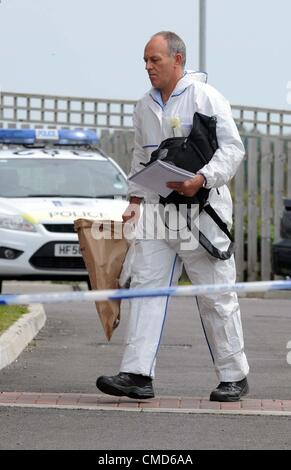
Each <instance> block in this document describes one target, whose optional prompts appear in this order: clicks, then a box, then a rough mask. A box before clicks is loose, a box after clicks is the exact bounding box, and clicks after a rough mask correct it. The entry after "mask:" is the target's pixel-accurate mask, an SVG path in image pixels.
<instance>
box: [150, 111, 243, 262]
mask: <svg viewBox="0 0 291 470" xmlns="http://www.w3.org/2000/svg"><path fill="white" fill-rule="evenodd" d="M216 122H217V120H216V117H215V116H205V115H204V114H201V113H197V112H196V113H195V114H194V116H193V126H192V129H191V132H190V134H189V135H188V137H170V138H169V139H166V140H163V142H161V144H160V146H159V147H158V148H157V149H156V150H154V151H153V152H152V154H151V159H150V161H149V163H147V165H150V164H151V163H153V162H155V161H156V160H163V161H165V162H167V163H172V164H173V165H175V166H177V167H180V168H183V169H184V170H188V171H191V172H193V173H197V171H198V170H200V169H201V168H202V167H203V166H204V165H206V164H207V163H208V162H209V161H210V160H211V158H212V157H213V155H214V153H215V152H216V150H217V149H218V142H217V137H216ZM147 165H146V166H147ZM209 192H210V189H206V188H201V189H200V190H199V191H198V193H197V194H196V195H195V196H193V197H187V196H183V195H181V194H179V193H178V192H177V191H173V192H172V193H171V194H169V195H168V196H167V197H165V198H164V197H160V202H161V203H162V204H163V205H167V204H175V205H176V206H178V205H179V204H186V205H187V206H188V207H191V205H192V204H199V213H200V212H202V210H204V211H205V212H207V214H208V215H209V216H210V217H211V218H212V219H213V220H214V222H215V223H216V224H217V225H218V226H219V228H220V229H221V230H222V231H223V232H224V233H225V234H226V235H227V237H228V238H229V240H230V244H229V247H228V249H227V250H226V251H221V250H219V249H218V248H216V247H215V246H213V245H212V243H211V242H210V241H209V240H208V239H207V238H206V237H205V235H204V234H203V233H201V232H200V231H199V243H200V244H201V245H202V246H203V247H204V248H205V249H206V250H207V251H208V253H210V254H211V255H212V256H214V257H215V258H218V259H222V260H226V259H229V258H230V257H231V256H232V254H233V252H234V240H233V237H232V235H231V233H230V232H229V230H228V228H227V225H226V223H225V222H223V220H222V219H221V218H220V217H219V215H218V214H217V212H216V211H215V210H214V209H213V207H211V205H210V204H209V203H208V202H207V200H208V195H209ZM189 224H190V222H189V219H188V228H190V227H189Z"/></svg>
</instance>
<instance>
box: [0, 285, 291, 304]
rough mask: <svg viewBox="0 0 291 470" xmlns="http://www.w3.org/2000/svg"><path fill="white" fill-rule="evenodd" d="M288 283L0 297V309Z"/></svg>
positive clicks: (266, 287) (186, 294)
mask: <svg viewBox="0 0 291 470" xmlns="http://www.w3.org/2000/svg"><path fill="white" fill-rule="evenodd" d="M290 289H291V280H290V281H289V280H288V281H260V282H239V283H237V284H204V285H201V286H192V285H191V286H177V287H160V288H155V289H116V290H93V291H84V292H56V293H51V292H50V293H40V294H6V295H0V305H28V304H35V303H38V304H39V303H40V304H53V303H63V302H100V301H106V300H122V299H136V298H140V297H189V296H190V297H191V296H197V295H205V294H221V293H225V292H232V291H233V292H243V293H249V292H267V291H274V290H290Z"/></svg>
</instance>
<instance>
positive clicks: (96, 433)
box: [0, 283, 291, 449]
mask: <svg viewBox="0 0 291 470" xmlns="http://www.w3.org/2000/svg"><path fill="white" fill-rule="evenodd" d="M71 288H72V287H71V286H66V285H58V284H36V283H22V284H21V286H19V284H15V283H6V284H5V286H4V292H5V293H9V292H11V293H15V292H20V291H21V292H31V291H37V292H44V291H48V290H59V291H60V290H68V289H71ZM82 288H86V287H85V286H83V287H82ZM240 304H241V309H242V318H243V326H244V333H245V344H246V352H247V356H248V359H249V362H250V366H251V372H250V375H249V383H250V393H249V395H248V396H247V397H245V398H244V399H243V400H242V401H240V402H238V403H215V402H209V400H208V397H209V393H210V391H211V390H212V389H213V388H214V387H215V386H216V385H217V378H216V376H215V374H214V371H213V367H212V363H211V360H210V357H209V353H208V349H207V346H206V343H205V340H204V338H203V333H202V329H201V325H200V320H199V316H198V312H197V310H196V306H195V302H193V300H192V299H190V298H183V299H182V298H180V299H177V298H176V299H172V301H171V302H170V309H169V314H168V321H167V324H166V328H165V332H164V340H163V343H162V346H161V348H160V354H159V360H158V365H157V369H156V380H155V390H156V398H154V399H153V400H148V401H136V400H130V399H126V398H122V399H120V398H116V397H110V396H106V395H101V394H100V392H98V390H97V389H96V387H95V381H96V377H97V376H99V375H102V374H106V375H113V374H115V373H117V372H118V369H119V363H120V359H121V354H122V350H123V337H124V334H125V330H126V316H127V311H128V303H127V301H125V302H124V304H123V308H122V321H121V324H120V326H119V327H118V329H117V331H116V332H115V333H114V336H113V339H112V341H111V342H110V343H108V342H107V341H106V339H105V336H104V333H103V331H102V328H101V325H100V322H99V319H98V318H96V312H95V307H94V305H91V304H88V303H82V304H80V303H79V304H78V303H76V304H62V305H57V304H56V305H47V306H45V310H46V315H47V322H46V324H45V326H44V327H43V329H42V330H41V331H40V332H39V334H38V335H37V336H36V338H35V339H34V341H33V343H32V344H30V345H29V346H28V347H27V348H26V349H25V350H24V351H23V353H22V354H21V355H20V356H19V357H18V359H17V360H16V361H15V362H13V363H12V364H11V365H9V366H8V367H6V368H4V369H3V370H2V371H0V419H1V417H2V418H5V421H4V420H1V422H5V426H4V428H3V429H2V431H1V436H2V439H1V443H0V449H1V448H3V449H4V448H5V449H6V448H9V449H12V448H13V449H14V448H25V449H30V448H32V449H39V448H58V449H59V448H90V449H129V448H130V449H169V448H173V449H196V448H197V449H217V448H219V449H240V448H256V449H262V448H267V449H271V448H280V449H287V448H290V444H291V439H290V437H289V432H287V429H288V426H290V423H291V380H290V379H291V365H289V364H288V362H287V354H288V349H287V344H288V342H289V341H290V340H291V328H290V316H291V308H290V306H291V300H290V299H288V298H287V299H282V298H272V299H262V298H242V299H240ZM60 417H61V418H62V426H61V427H62V433H61V435H60V422H59V421H60ZM147 417H149V418H147ZM54 418H56V419H54ZM43 419H45V422H46V425H45V428H44V427H43V426H42V424H41V423H42V422H43ZM24 420H25V421H24ZM86 423H87V424H88V423H90V425H89V428H90V438H88V433H86V432H85V428H86V426H87V424H86ZM105 423H106V426H107V427H106V429H105ZM83 426H84V429H83ZM140 426H141V427H142V428H143V432H142V429H140ZM20 429H21V431H22V432H21V434H19V432H20ZM215 429H216V430H217V431H218V430H220V432H219V433H218V432H217V433H215V432H214V430H215ZM158 430H160V432H159V431H158ZM162 430H163V431H162ZM186 430H188V431H189V434H187V432H186ZM286 432H287V434H286ZM23 433H24V434H23ZM23 436H25V437H23ZM65 436H66V437H65ZM153 436H155V438H153ZM274 436H275V437H274ZM169 446H171V447H169ZM275 446H276V447H275Z"/></svg>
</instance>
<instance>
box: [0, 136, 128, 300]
mask: <svg viewBox="0 0 291 470" xmlns="http://www.w3.org/2000/svg"><path fill="white" fill-rule="evenodd" d="M126 192H127V180H126V175H125V173H124V172H123V171H122V169H121V168H120V167H119V166H118V165H117V164H116V162H114V160H112V159H111V158H109V157H107V156H106V155H104V154H103V152H102V151H101V150H100V149H98V139H97V136H96V133H95V132H94V131H91V130H86V131H82V130H74V131H73V130H65V129H64V130H46V129H39V130H36V129H25V130H24V129H23V130H22V129H0V291H1V285H2V281H3V280H8V279H15V280H20V279H43V280H54V279H62V280H81V279H87V272H86V269H85V265H84V262H83V258H82V256H81V253H80V249H79V244H78V238H77V234H76V233H75V232H74V220H75V219H78V218H88V219H96V220H101V219H113V220H121V215H122V213H123V211H124V209H125V207H126V206H127V202H126Z"/></svg>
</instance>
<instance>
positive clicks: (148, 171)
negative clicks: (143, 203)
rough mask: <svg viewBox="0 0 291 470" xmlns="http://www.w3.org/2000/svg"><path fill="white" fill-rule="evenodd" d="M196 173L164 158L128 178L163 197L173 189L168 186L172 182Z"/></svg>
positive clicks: (190, 176)
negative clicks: (165, 160)
mask: <svg viewBox="0 0 291 470" xmlns="http://www.w3.org/2000/svg"><path fill="white" fill-rule="evenodd" d="M193 176H195V173H191V172H190V171H187V170H183V168H179V167H177V166H175V165H173V164H171V163H167V162H164V161H163V160H156V161H155V162H154V163H151V165H149V166H147V167H145V168H143V169H142V170H140V171H138V172H137V173H135V174H134V175H132V176H130V177H129V178H128V181H132V182H133V183H136V184H139V185H141V186H143V187H145V188H147V189H150V190H151V191H154V192H155V193H158V194H159V195H160V196H162V197H167V196H168V195H169V194H170V193H171V192H172V191H173V190H172V189H170V188H168V187H167V183H170V182H174V181H175V182H177V181H179V182H183V181H186V180H188V179H190V178H193Z"/></svg>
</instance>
